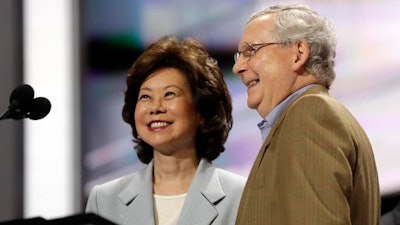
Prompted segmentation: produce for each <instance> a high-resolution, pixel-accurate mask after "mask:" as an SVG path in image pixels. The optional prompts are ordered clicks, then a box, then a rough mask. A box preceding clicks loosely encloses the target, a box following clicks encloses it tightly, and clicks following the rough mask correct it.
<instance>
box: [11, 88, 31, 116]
mask: <svg viewBox="0 0 400 225" xmlns="http://www.w3.org/2000/svg"><path fill="white" fill-rule="evenodd" d="M33 96H34V91H33V88H32V87H31V86H30V85H28V84H22V85H20V86H18V87H16V88H15V89H14V90H13V91H12V92H11V95H10V107H9V108H18V109H21V110H22V111H24V110H25V109H27V108H28V107H29V103H30V102H31V101H32V99H33Z"/></svg>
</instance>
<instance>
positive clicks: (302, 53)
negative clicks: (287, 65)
mask: <svg viewBox="0 0 400 225" xmlns="http://www.w3.org/2000/svg"><path fill="white" fill-rule="evenodd" d="M293 47H294V51H295V58H294V64H293V66H294V68H293V69H294V71H297V72H299V71H301V70H303V69H304V65H305V64H306V62H307V60H308V57H309V56H310V45H309V44H308V43H307V42H306V41H304V40H302V41H298V42H296V43H295V44H294V46H293Z"/></svg>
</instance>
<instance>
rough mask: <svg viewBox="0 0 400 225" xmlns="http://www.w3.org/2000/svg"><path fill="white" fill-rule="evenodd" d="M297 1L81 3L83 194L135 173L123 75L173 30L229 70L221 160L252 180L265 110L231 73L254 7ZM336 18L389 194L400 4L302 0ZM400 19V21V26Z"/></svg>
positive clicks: (349, 85)
mask: <svg viewBox="0 0 400 225" xmlns="http://www.w3.org/2000/svg"><path fill="white" fill-rule="evenodd" d="M278 2H279V3H293V1H292V2H290V1H257V0H254V1H247V0H229V1H215V0H201V1H186V0H164V1H161V0H146V1H144V0H143V1H134V0H119V1H109V0H85V1H80V4H81V18H80V19H81V24H82V27H81V32H82V33H81V46H82V51H83V61H82V65H83V66H82V71H83V73H82V74H83V76H82V96H83V101H82V121H84V123H83V125H82V126H83V156H82V158H83V164H82V168H83V195H84V196H83V199H84V200H85V201H86V198H87V194H88V192H89V190H90V189H91V188H92V187H93V185H95V184H98V183H103V182H105V181H108V180H110V179H113V178H116V177H118V176H121V175H124V174H127V173H131V172H134V171H136V170H138V169H140V168H141V167H143V164H141V163H140V161H139V160H138V159H137V156H136V152H135V150H134V149H133V143H132V141H131V130H130V127H129V126H128V124H126V123H124V122H123V120H122V117H121V110H122V105H123V91H124V90H125V75H126V73H127V71H128V69H129V68H130V66H131V65H132V63H133V61H134V60H135V59H136V57H137V56H138V55H139V54H140V53H141V52H142V51H143V49H144V48H145V47H146V46H148V45H149V44H150V43H152V42H154V41H156V40H157V39H159V38H160V37H162V36H164V35H167V34H173V35H177V36H178V37H180V38H184V37H192V38H194V39H197V40H199V41H201V42H202V43H203V44H204V45H205V46H206V48H207V49H208V50H209V51H210V52H211V54H212V56H213V57H214V58H216V59H217V60H218V62H219V65H220V66H221V67H222V68H223V70H224V72H225V75H226V81H227V83H228V85H229V88H230V92H231V94H232V98H233V107H234V112H233V116H234V125H233V129H232V131H231V133H230V136H229V139H228V141H227V143H226V151H225V152H224V153H223V154H222V155H221V156H220V157H219V158H218V159H217V160H215V161H214V163H215V164H217V165H218V166H221V167H223V168H225V169H227V170H230V171H232V172H235V173H238V174H241V175H244V176H247V175H248V173H249V171H250V167H251V165H252V163H253V160H254V158H255V156H256V154H257V152H258V150H259V148H260V146H261V140H260V139H261V137H260V134H259V131H258V128H257V126H256V123H257V122H259V120H260V119H261V118H260V117H259V115H258V114H257V113H256V112H254V111H252V110H250V109H248V108H247V106H246V97H247V94H246V90H245V88H244V87H243V86H242V84H241V82H240V79H239V78H238V77H236V76H234V75H233V74H232V71H231V68H232V65H233V63H234V62H233V53H234V52H235V51H236V49H237V43H238V41H239V39H240V36H241V33H242V30H243V28H244V26H245V23H246V22H247V19H248V17H249V16H250V15H251V13H252V12H254V11H255V10H256V9H260V8H261V7H263V6H265V5H272V4H275V3H278ZM296 2H303V3H306V4H308V5H310V6H311V7H313V8H315V9H316V10H317V11H319V12H320V13H321V14H322V15H324V16H326V17H328V18H330V19H331V20H332V21H333V23H334V24H335V26H336V30H337V34H338V48H337V62H336V71H337V78H336V80H335V82H334V84H333V87H332V90H331V95H332V96H334V97H336V98H338V99H340V100H341V101H342V102H343V103H344V104H345V105H346V106H347V107H348V108H349V109H350V110H351V111H352V112H353V114H354V115H355V117H356V118H357V119H358V120H359V121H360V123H361V124H362V126H363V127H364V128H365V130H366V132H367V134H368V135H369V137H370V139H371V142H372V145H373V148H374V152H375V157H376V161H377V166H378V172H379V177H380V184H381V191H382V195H388V194H392V193H397V192H399V191H400V175H399V174H400V163H399V159H400V137H399V136H400V118H399V117H400V106H399V102H400V76H399V75H400V51H399V50H400V47H399V46H400V45H399V44H398V43H397V42H398V40H400V29H399V28H398V26H394V25H395V23H398V21H400V15H399V13H398V10H397V9H399V8H400V2H399V1H397V0H385V1H379V0H359V1H351V0H347V1H346V0H343V1H336V0H331V1H296ZM395 21H397V22H395Z"/></svg>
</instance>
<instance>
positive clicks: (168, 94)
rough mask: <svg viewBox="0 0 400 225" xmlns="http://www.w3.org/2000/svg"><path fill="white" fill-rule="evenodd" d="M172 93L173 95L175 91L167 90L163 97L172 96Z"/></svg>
mask: <svg viewBox="0 0 400 225" xmlns="http://www.w3.org/2000/svg"><path fill="white" fill-rule="evenodd" d="M174 95H175V93H174V92H172V91H168V92H167V93H165V97H168V96H174Z"/></svg>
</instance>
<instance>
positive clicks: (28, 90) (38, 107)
mask: <svg viewBox="0 0 400 225" xmlns="http://www.w3.org/2000/svg"><path fill="white" fill-rule="evenodd" d="M33 96H34V91H33V88H32V87H31V86H29V85H28V84H23V85H20V86H18V87H17V88H15V89H14V90H13V91H12V92H11V95H10V105H9V106H8V110H7V111H6V112H5V113H4V114H3V115H2V116H1V117H0V120H3V119H14V120H20V119H24V118H29V119H32V120H38V119H42V118H43V117H45V116H46V115H47V114H48V113H49V112H50V109H51V103H50V101H49V100H48V99H47V98H44V97H38V98H33Z"/></svg>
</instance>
